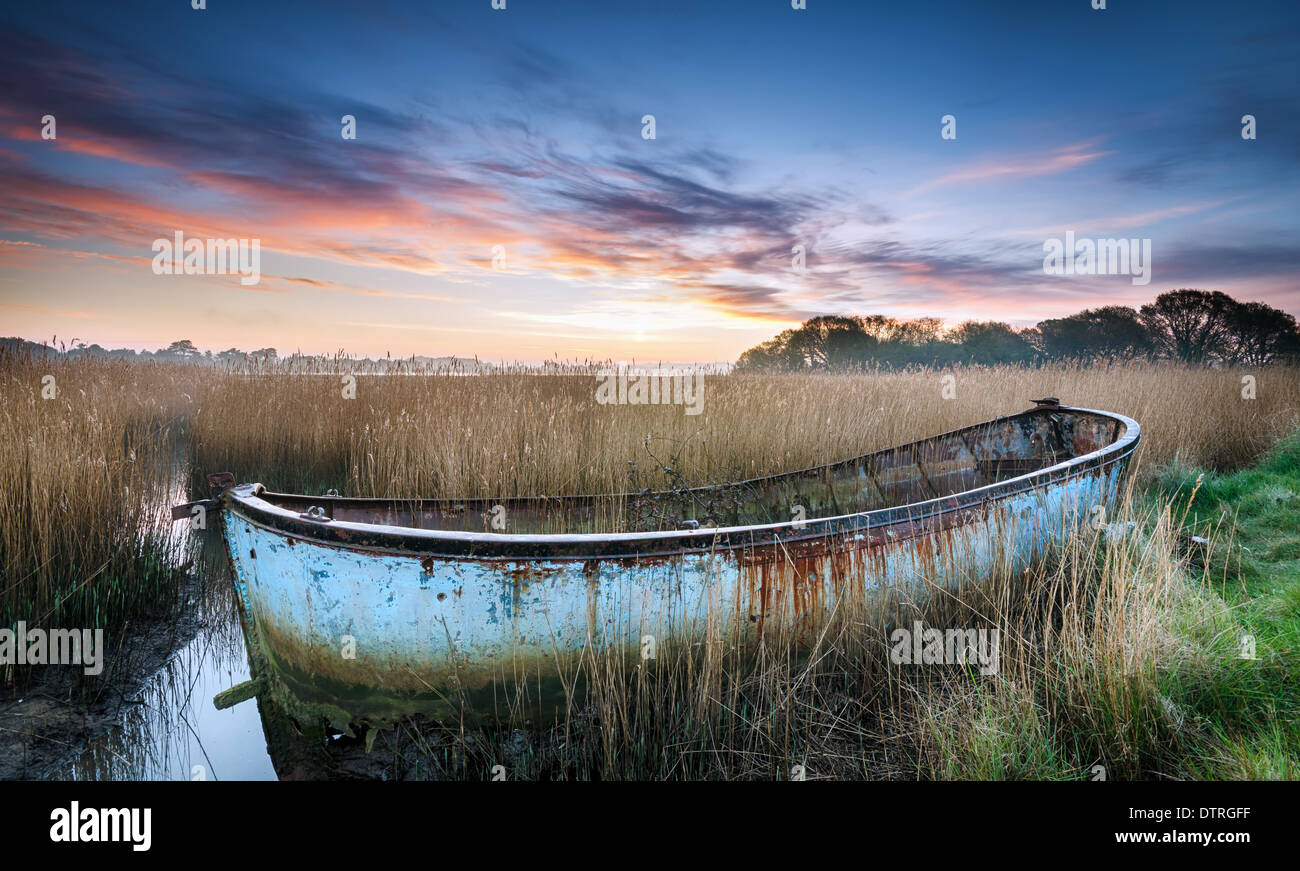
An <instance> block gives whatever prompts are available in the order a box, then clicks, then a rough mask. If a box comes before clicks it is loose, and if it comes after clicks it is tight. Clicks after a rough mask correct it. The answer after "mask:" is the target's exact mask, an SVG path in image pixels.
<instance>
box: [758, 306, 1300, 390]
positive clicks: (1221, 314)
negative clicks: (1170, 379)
mask: <svg viewBox="0 0 1300 871" xmlns="http://www.w3.org/2000/svg"><path fill="white" fill-rule="evenodd" d="M1095 358H1109V359H1129V358H1147V359H1162V360H1176V361H1181V362H1185V363H1199V364H1204V365H1233V364H1238V365H1249V366H1262V365H1266V364H1269V363H1274V362H1293V363H1294V362H1300V327H1298V326H1297V324H1296V319H1295V317H1294V316H1293V315H1290V314H1288V313H1287V312H1284V311H1282V310H1281V309H1277V308H1274V307H1272V306H1270V305H1266V304H1265V303H1262V302H1238V301H1237V300H1235V299H1233V298H1232V297H1231V296H1228V295H1227V294H1226V293H1222V292H1220V291H1207V290H1193V289H1182V290H1171V291H1169V292H1167V293H1162V294H1160V296H1158V297H1156V299H1155V301H1154V302H1151V303H1149V304H1147V305H1144V306H1142V307H1141V308H1140V309H1134V308H1131V307H1129V306H1119V305H1111V306H1102V307H1100V308H1095V309H1084V310H1083V311H1081V312H1079V313H1078V314H1073V315H1070V316H1069V317H1063V318H1052V319H1049V320H1045V321H1040V322H1039V323H1038V324H1036V325H1034V326H1032V327H1026V328H1023V329H1017V328H1015V327H1012V326H1011V325H1009V324H1006V323H1003V322H1002V321H966V322H965V323H962V324H960V325H959V326H957V327H956V328H954V329H951V330H945V329H944V327H943V323H942V322H941V321H940V320H939V319H938V318H918V319H916V320H898V319H896V318H891V317H886V316H885V315H850V316H838V315H823V316H821V317H816V318H812V319H811V320H808V321H805V322H804V323H803V324H801V325H800V326H798V327H796V328H794V329H789V330H785V331H784V332H782V333H781V334H780V335H778V336H776V337H774V338H772V339H769V340H768V341H766V342H763V343H761V344H759V345H756V346H754V347H753V348H750V349H749V350H748V351H745V352H744V353H743V354H741V355H740V359H739V360H738V361H737V362H736V370H737V371H739V372H806V371H852V370H855V369H867V368H875V367H878V366H882V367H903V366H910V365H930V366H945V365H953V364H959V363H985V364H994V363H1033V362H1035V361H1041V360H1049V359H1054V360H1061V359H1095Z"/></svg>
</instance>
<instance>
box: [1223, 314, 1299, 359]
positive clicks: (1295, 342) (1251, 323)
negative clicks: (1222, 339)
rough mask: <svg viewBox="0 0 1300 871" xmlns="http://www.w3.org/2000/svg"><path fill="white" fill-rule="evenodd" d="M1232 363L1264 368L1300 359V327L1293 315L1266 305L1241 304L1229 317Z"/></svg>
mask: <svg viewBox="0 0 1300 871" xmlns="http://www.w3.org/2000/svg"><path fill="white" fill-rule="evenodd" d="M1229 327H1230V329H1231V336H1232V338H1231V341H1232V348H1231V360H1232V361H1233V362H1234V363H1243V364H1245V365H1247V366H1264V365H1267V364H1269V363H1272V362H1274V361H1276V360H1283V359H1294V358H1296V357H1300V327H1298V326H1297V324H1296V319H1295V317H1294V316H1293V315H1290V314H1288V313H1287V312H1284V311H1282V310H1281V309H1276V308H1273V306H1271V305H1266V304H1265V303H1262V302H1242V303H1237V305H1236V308H1235V309H1234V310H1233V311H1232V313H1231V315H1230V316H1229Z"/></svg>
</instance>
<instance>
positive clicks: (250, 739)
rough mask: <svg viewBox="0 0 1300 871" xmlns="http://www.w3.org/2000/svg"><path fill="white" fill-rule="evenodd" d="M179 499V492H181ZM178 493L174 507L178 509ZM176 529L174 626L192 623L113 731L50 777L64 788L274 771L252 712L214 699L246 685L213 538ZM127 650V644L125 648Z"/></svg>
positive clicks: (227, 583) (240, 639) (232, 605)
mask: <svg viewBox="0 0 1300 871" xmlns="http://www.w3.org/2000/svg"><path fill="white" fill-rule="evenodd" d="M182 494H183V491H182ZM182 494H178V496H179V498H177V500H176V501H178V502H180V501H184V496H183V495H182ZM187 526H188V525H187V524H184V523H177V524H176V527H177V532H176V533H175V534H176V535H178V536H180V537H181V541H179V543H178V551H179V552H181V553H184V554H185V555H186V556H187V557H188V558H189V560H190V562H191V565H192V566H193V574H194V577H193V579H192V580H191V581H190V582H188V583H187V584H186V587H185V590H184V592H183V593H182V601H181V603H180V604H179V610H180V612H181V613H180V615H179V617H178V619H177V626H178V627H179V626H184V625H197V627H198V630H197V632H196V633H195V635H194V637H193V638H192V639H191V640H190V641H189V642H188V643H187V644H184V645H183V646H182V647H180V648H179V649H178V650H177V651H175V652H174V653H173V654H172V656H171V657H170V659H169V660H168V662H167V663H166V665H164V666H163V667H162V668H161V669H160V670H159V671H158V672H157V673H155V674H154V675H152V676H151V677H150V678H149V679H148V680H147V681H146V682H145V684H144V687H143V689H142V690H141V691H140V692H139V693H138V694H137V698H138V700H139V701H138V703H135V704H128V705H127V706H125V707H124V709H123V714H122V717H121V721H120V723H119V725H118V726H117V727H116V728H115V729H114V730H113V731H112V733H111V734H110V735H108V736H107V737H104V738H102V739H99V740H96V741H93V742H91V744H90V746H89V747H88V748H87V749H86V750H85V751H84V752H83V753H82V754H81V755H80V756H79V757H78V758H77V759H76V760H75V761H73V762H72V763H71V764H70V765H69V766H68V767H67V768H66V769H64V770H61V771H56V772H54V773H53V776H54V777H56V778H62V779H71V780H267V779H274V778H275V771H274V769H273V768H272V766H271V760H270V758H269V757H268V756H267V752H266V739H265V737H264V736H263V732H262V723H261V719H260V718H259V716H258V709H257V705H256V704H255V703H253V702H246V703H244V704H241V705H236V706H235V707H233V708H230V709H228V710H225V711H218V710H217V709H216V708H215V707H214V706H213V704H212V697H213V696H214V695H216V694H217V693H219V692H221V691H222V690H225V689H228V688H230V687H231V686H234V685H235V684H238V683H240V682H242V681H245V680H248V677H249V669H248V657H247V653H246V651H245V648H244V636H243V630H242V629H241V627H240V623H239V613H238V610H237V606H236V602H235V592H234V585H233V584H232V583H231V580H230V575H229V572H230V570H229V566H228V564H227V562H226V557H225V553H224V551H223V550H222V545H221V537H220V533H219V532H218V531H217V530H215V529H209V530H207V531H206V532H203V533H193V534H191V533H189V531H188V529H187ZM128 643H129V642H128Z"/></svg>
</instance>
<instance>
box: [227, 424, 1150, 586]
mask: <svg viewBox="0 0 1300 871" xmlns="http://www.w3.org/2000/svg"><path fill="white" fill-rule="evenodd" d="M1060 413H1065V414H1076V415H1091V416H1095V417H1099V418H1103V419H1108V420H1110V421H1111V422H1113V423H1114V424H1116V432H1115V435H1114V437H1113V439H1112V441H1111V442H1110V443H1109V444H1105V445H1103V446H1102V447H1100V448H1097V449H1096V450H1093V451H1091V452H1089V453H1086V454H1083V455H1081V456H1077V457H1070V458H1068V459H1065V460H1063V461H1061V462H1058V463H1054V464H1052V465H1049V466H1046V467H1043V468H1040V469H1035V470H1032V471H1029V472H1026V473H1024V474H1021V475H1017V476H1015V477H1011V478H1007V479H1005V480H1001V481H995V482H993V483H989V484H984V485H981V486H978V487H972V488H970V489H966V490H961V491H958V492H955V493H952V494H948V495H942V496H936V497H933V498H929V499H922V500H916V501H912V502H907V503H905V504H901V505H896V506H892V507H882V508H875V509H870V510H866V511H857V512H850V513H845V514H837V515H832V516H824V517H812V518H808V519H805V520H802V521H800V520H786V521H779V522H768V523H755V524H747V525H739V526H725V527H707V528H699V529H668V530H655V531H641V532H615V533H588V532H581V533H506V532H475V531H464V530H447V529H426V528H421V527H413V526H393V525H387V524H382V523H363V522H358V521H355V520H333V519H325V518H321V519H310V518H308V517H306V516H304V515H303V514H302V513H300V512H297V511H294V510H291V509H288V508H284V507H281V506H280V505H277V504H275V501H276V500H283V501H289V502H293V501H298V502H308V503H310V504H311V505H315V506H321V507H322V508H323V509H326V515H327V516H328V517H332V515H333V509H334V508H336V507H348V508H362V509H368V510H373V511H374V512H375V513H376V514H381V513H382V512H383V511H384V510H385V509H386V508H388V507H391V506H412V505H415V506H418V507H420V508H422V509H424V508H430V507H432V508H450V507H451V506H457V507H462V508H463V507H464V506H467V505H468V506H479V507H481V506H489V505H492V504H494V503H501V504H505V505H527V504H543V505H551V504H564V503H571V504H576V503H579V502H581V501H582V500H591V499H593V498H596V497H591V496H567V497H515V498H508V499H491V498H475V499H391V498H357V497H340V496H304V495H301V494H290V493H276V492H271V491H267V490H265V489H264V488H263V487H262V485H261V484H243V485H238V486H227V487H224V488H221V489H220V492H219V494H218V495H219V498H220V500H221V503H222V506H223V507H224V508H225V509H227V510H230V511H232V512H234V513H237V514H239V515H240V516H242V518H243V519H244V520H246V521H247V522H249V523H251V524H253V525H255V526H257V527H261V528H263V529H266V530H269V531H271V532H273V533H275V534H277V535H279V536H281V537H284V538H286V539H289V540H291V541H299V542H303V543H305V544H307V545H309V546H315V547H329V548H341V549H345V550H350V551H359V552H368V553H373V554H376V555H394V556H412V557H417V558H421V559H434V560H452V561H459V560H469V561H481V562H499V561H505V562H519V561H540V560H555V561H565V560H606V559H610V560H618V559H634V560H635V559H656V558H667V557H672V556H676V555H681V554H688V553H701V552H711V551H730V550H737V549H748V548H756V547H764V546H768V547H770V546H773V545H786V546H789V545H798V544H799V543H800V542H815V541H818V540H822V539H829V538H834V537H836V536H847V535H862V534H867V535H871V534H872V533H874V532H877V531H879V530H882V529H888V528H889V527H898V526H910V525H911V524H914V523H916V522H918V521H920V522H924V523H926V524H933V523H938V524H940V525H943V524H945V522H946V519H947V518H948V517H949V515H953V514H954V512H966V511H969V510H971V509H979V508H981V507H982V506H987V505H988V504H989V503H992V502H994V501H997V500H1000V499H1003V498H1005V497H1008V496H1012V495H1015V494H1017V493H1023V492H1025V491H1031V490H1035V489H1039V488H1042V487H1045V486H1046V485H1048V484H1051V483H1054V482H1057V481H1060V480H1063V479H1067V478H1071V477H1073V476H1076V475H1081V474H1086V473H1089V472H1093V471H1096V470H1099V469H1102V468H1105V467H1107V466H1110V465H1112V464H1115V463H1122V462H1124V461H1126V460H1127V459H1128V458H1129V457H1131V455H1132V454H1133V452H1134V451H1135V450H1136V449H1137V447H1138V445H1139V443H1140V441H1141V426H1140V425H1139V424H1138V422H1137V421H1136V420H1134V419H1133V418H1131V417H1127V416H1125V415H1122V414H1118V413H1115V412H1110V411H1099V410H1095V409H1088V408H1077V407H1072V406H1064V405H1060V404H1056V403H1048V404H1044V403H1041V402H1040V404H1039V405H1038V406H1036V407H1035V408H1031V409H1029V410H1027V411H1022V412H1019V413H1017V414H1010V415H1003V416H1001V417H997V418H993V419H991V420H986V421H983V422H980V423H977V424H973V425H971V426H966V427H960V428H958V429H955V430H950V431H948V432H946V433H940V434H937V435H933V436H929V437H926V438H923V439H919V440H917V441H915V442H911V443H909V444H907V445H900V446H898V447H893V448H885V449H884V450H880V451H872V452H869V453H866V454H861V455H859V456H857V457H853V458H850V459H847V460H841V461H838V462H834V463H826V464H823V465H820V466H813V467H810V468H807V469H801V470H797V471H793V472H782V473H779V474H776V475H769V476H764V477H761V478H753V479H748V480H745V481H740V482H734V483H724V484H715V485H708V486H704V487H698V488H693V489H692V491H686V492H707V491H714V490H718V489H720V488H723V487H734V486H745V485H750V486H757V485H762V484H768V485H771V484H774V483H777V482H780V481H782V480H790V481H794V480H797V479H799V478H801V477H806V476H810V475H816V474H818V473H828V472H829V471H830V470H833V469H836V468H838V467H845V466H848V465H850V464H853V463H861V462H863V461H866V460H868V459H869V458H871V457H876V456H883V455H886V454H889V453H890V452H899V451H905V450H908V449H911V448H917V447H920V446H922V445H925V444H927V443H937V442H940V441H942V440H943V439H945V438H949V437H960V436H962V435H963V434H966V433H972V432H976V431H979V430H983V429H987V428H990V427H994V426H997V425H998V424H1001V423H1005V422H1008V421H1014V420H1017V419H1021V418H1026V417H1031V416H1036V415H1050V414H1060ZM1119 427H1122V428H1123V430H1122V432H1120V431H1119V429H1118V428H1119ZM616 495H617V494H616ZM958 516H960V515H958ZM951 519H952V520H955V521H956V522H960V521H959V520H957V518H955V517H954V518H951Z"/></svg>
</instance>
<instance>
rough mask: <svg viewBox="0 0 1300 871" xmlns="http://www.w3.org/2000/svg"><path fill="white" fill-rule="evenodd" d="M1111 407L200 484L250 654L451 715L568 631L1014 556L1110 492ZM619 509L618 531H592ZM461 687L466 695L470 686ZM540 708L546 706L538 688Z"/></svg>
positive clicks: (790, 598)
mask: <svg viewBox="0 0 1300 871" xmlns="http://www.w3.org/2000/svg"><path fill="white" fill-rule="evenodd" d="M1140 437H1141V436H1140V429H1139V426H1138V424H1137V422H1136V421H1134V420H1132V419H1131V418H1128V417H1125V416H1124V415H1122V414H1115V413H1111V412H1106V411H1093V410H1089V409H1083V408H1070V407H1066V406H1063V405H1061V404H1060V403H1059V402H1058V401H1057V400H1055V399H1043V400H1036V404H1035V406H1034V407H1033V408H1032V409H1030V410H1028V411H1025V412H1022V413H1019V414H1014V415H1010V416H1006V417H1001V418H997V419H995V420H991V421H988V422H986V423H981V424H978V425H975V426H969V427H966V428H963V429H959V430H955V431H953V432H949V433H945V434H943V435H938V436H934V437H931V438H927V439H924V440H922V441H918V442H915V443H913V444H909V445H905V446H902V447H898V448H893V449H889V450H885V451H879V452H875V453H870V454H866V455H863V456H859V457H855V458H853V459H849V460H845V461H842V462H837V463H833V464H829V465H826V466H821V467H817V468H812V469H805V470H801V471H796V472H790V473H787V474H780V475H774V476H772V477H767V478H761V479H756V480H750V481H743V482H737V483H729V484H723V485H718V486H711V487H701V488H696V489H691V490H682V491H679V492H672V493H650V494H646V493H642V494H626V495H623V496H613V497H597V496H579V497H568V498H523V499H509V500H495V499H425V500H411V499H357V498H348V497H343V496H338V495H332V494H331V495H327V496H307V495H297V494H289V493H274V492H270V491H268V490H266V489H265V488H264V487H263V486H262V485H261V484H256V483H246V484H237V483H236V482H235V479H234V477H233V476H232V475H230V474H222V475H214V476H211V477H210V478H209V481H210V482H211V484H212V485H213V488H214V497H213V499H212V500H207V501H206V502H205V503H202V504H201V503H190V504H189V505H186V506H180V507H178V509H177V510H176V512H175V514H176V515H177V516H189V513H190V512H192V511H197V510H200V508H203V507H206V508H208V509H210V510H219V516H220V518H221V529H222V534H223V538H224V541H225V546H226V549H227V552H228V555H229V558H230V562H231V565H232V566H233V570H234V572H233V573H234V580H235V584H236V586H237V587H238V592H239V598H240V600H241V602H242V606H243V616H244V621H245V631H246V634H247V638H248V641H249V647H250V651H251V652H252V653H253V655H254V656H255V657H257V658H259V659H260V660H262V662H263V664H264V666H265V667H264V669H263V674H262V676H261V677H259V679H258V680H259V687H258V688H257V689H258V690H259V691H265V690H268V689H271V688H273V689H275V690H276V692H277V693H278V694H281V695H282V697H283V699H284V700H285V701H286V702H287V703H288V705H289V707H290V709H291V710H292V711H294V712H295V715H297V716H303V717H308V718H324V719H326V720H329V721H331V722H333V723H334V724H335V725H336V726H337V727H338V728H340V729H344V728H347V727H348V726H349V725H351V724H356V723H363V722H364V723H370V724H374V723H378V724H383V723H388V722H392V720H393V719H394V718H396V717H398V716H401V715H404V714H407V713H425V714H429V715H432V716H447V715H451V716H455V715H458V713H459V712H460V711H461V710H463V707H464V705H465V700H466V699H474V698H478V697H483V696H484V695H485V694H490V693H491V692H492V690H493V688H494V687H496V688H499V687H500V682H501V681H502V680H510V679H514V680H519V681H523V682H525V683H532V684H535V685H536V686H543V685H548V682H551V681H552V679H553V678H554V677H555V674H554V672H555V670H556V668H557V665H556V663H557V662H561V661H563V660H564V659H565V657H568V656H572V655H574V654H576V653H578V652H580V651H583V650H584V649H593V648H605V647H608V646H610V645H627V646H629V647H630V648H637V647H639V646H642V645H643V644H644V643H645V641H646V639H651V641H652V642H653V643H658V642H661V641H664V640H666V639H669V638H687V639H689V638H692V637H696V638H698V637H701V636H702V634H703V633H704V632H705V631H706V629H707V627H708V626H709V625H713V626H718V625H722V626H729V627H732V628H734V629H736V630H737V631H739V632H740V633H742V635H748V636H750V637H755V636H758V635H761V634H762V633H763V632H766V631H771V630H772V629H773V628H774V627H789V626H792V625H794V626H797V625H803V624H807V625H815V622H816V619H817V617H818V615H821V614H824V613H826V612H827V611H828V610H830V609H833V608H834V607H835V603H836V602H837V601H838V600H839V599H840V597H842V596H843V595H845V594H846V593H850V592H852V593H860V592H861V591H863V590H870V589H872V588H877V587H896V586H899V585H921V584H924V585H926V586H928V587H931V588H932V587H933V585H935V584H941V585H942V584H952V583H956V582H957V580H958V578H959V576H970V575H972V574H977V573H979V572H980V571H983V570H986V569H988V568H990V567H991V566H992V564H993V563H994V561H997V560H1002V561H1003V563H1004V564H1005V561H1006V560H1008V559H1011V560H1017V561H1027V560H1029V559H1032V558H1034V557H1035V556H1037V555H1039V554H1041V553H1042V551H1043V549H1044V548H1046V547H1047V546H1048V545H1049V543H1050V542H1052V541H1053V540H1054V539H1057V538H1059V537H1060V536H1062V535H1066V534H1069V532H1070V530H1071V529H1072V528H1074V524H1077V523H1078V522H1079V521H1080V515H1081V512H1084V513H1088V514H1089V515H1090V516H1093V517H1095V516H1096V514H1097V506H1104V505H1106V504H1108V503H1110V502H1111V501H1112V500H1114V499H1115V498H1116V495H1117V493H1118V490H1119V486H1120V483H1121V481H1122V479H1123V477H1124V474H1125V470H1126V468H1127V466H1128V464H1129V460H1130V458H1131V457H1132V455H1133V452H1134V451H1135V449H1136V448H1137V446H1138V442H1139V440H1140ZM611 523H614V524H615V525H616V526H621V529H620V530H619V531H614V532H600V531H593V530H597V529H599V528H601V527H602V525H603V526H604V527H606V528H608V526H609V525H610V524H611ZM476 694H477V695H476ZM539 703H540V704H545V701H544V700H542V701H541V702H539Z"/></svg>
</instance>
